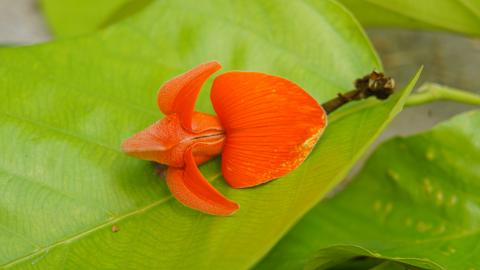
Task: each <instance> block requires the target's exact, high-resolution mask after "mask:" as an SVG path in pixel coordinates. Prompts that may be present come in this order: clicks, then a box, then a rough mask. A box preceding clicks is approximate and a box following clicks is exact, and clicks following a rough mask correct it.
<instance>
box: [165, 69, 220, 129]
mask: <svg viewBox="0 0 480 270" xmlns="http://www.w3.org/2000/svg"><path fill="white" fill-rule="evenodd" d="M220 68H221V66H220V64H219V63H218V62H208V63H205V64H201V65H199V66H197V67H194V68H193V69H191V70H190V71H188V72H186V73H183V74H181V75H179V76H177V77H175V78H173V79H171V80H170V81H168V82H166V83H165V84H164V85H163V86H162V87H161V88H160V90H159V91H158V95H157V103H158V107H159V108H160V110H161V111H162V112H163V113H164V114H166V115H168V114H172V113H177V114H178V115H179V117H180V121H181V123H182V126H183V128H184V129H186V130H188V131H190V132H193V127H192V115H193V110H194V108H195V101H196V100H197V96H198V92H200V89H201V88H202V85H203V84H204V83H205V81H206V80H207V79H208V77H210V75H212V74H213V73H214V72H215V71H217V70H219V69H220Z"/></svg>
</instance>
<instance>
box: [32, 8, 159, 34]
mask: <svg viewBox="0 0 480 270" xmlns="http://www.w3.org/2000/svg"><path fill="white" fill-rule="evenodd" d="M152 2H153V0H102V1H97V0H41V4H42V10H43V12H44V14H45V17H46V18H47V21H48V24H49V25H50V28H51V30H52V31H53V33H54V34H55V36H57V37H68V36H77V35H81V34H86V33H90V32H93V31H95V30H98V29H101V28H103V27H105V26H108V25H110V24H112V23H114V22H117V21H120V20H122V19H125V18H127V17H129V16H131V15H133V14H135V13H137V12H139V11H141V10H142V9H143V8H145V7H146V6H147V5H149V4H150V3H152Z"/></svg>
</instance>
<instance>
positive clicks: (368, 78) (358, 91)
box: [322, 71, 395, 114]
mask: <svg viewBox="0 0 480 270" xmlns="http://www.w3.org/2000/svg"><path fill="white" fill-rule="evenodd" d="M394 88H395V81H394V80H393V79H392V78H390V77H385V75H384V74H383V73H381V72H376V71H372V73H370V74H368V75H365V76H364V77H363V78H360V79H357V80H355V90H352V91H349V92H346V93H343V94H342V93H338V94H337V97H336V98H334V99H332V100H329V101H327V102H325V103H323V104H322V107H323V109H324V110H325V111H326V112H327V114H330V113H331V112H333V111H335V110H336V109H338V108H340V107H342V106H343V105H345V104H347V103H348V102H350V101H352V100H361V99H365V98H369V97H371V96H375V97H376V98H377V99H381V100H383V99H387V98H388V97H389V96H390V95H391V94H393V90H394Z"/></svg>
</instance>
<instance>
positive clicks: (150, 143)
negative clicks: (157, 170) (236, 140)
mask: <svg viewBox="0 0 480 270" xmlns="http://www.w3.org/2000/svg"><path fill="white" fill-rule="evenodd" d="M192 126H193V128H194V129H195V130H197V131H198V133H195V134H194V133H190V132H187V131H185V130H184V129H183V128H182V127H181V124H180V120H179V118H178V115H177V114H170V115H167V116H166V117H165V118H163V119H161V120H159V121H157V122H156V123H154V124H153V125H151V126H149V127H147V128H146V129H144V130H142V131H140V132H138V133H137V134H135V135H133V136H132V137H130V138H128V139H127V140H125V141H124V142H123V145H122V149H123V151H124V152H126V153H127V154H129V155H131V156H134V157H137V158H140V159H145V160H151V161H155V162H158V163H161V164H166V165H169V166H173V167H182V166H183V164H184V159H185V158H184V153H185V150H186V149H188V148H190V147H191V145H192V144H194V143H196V145H197V146H196V147H195V149H194V154H195V160H196V161H197V163H198V164H199V163H202V162H205V161H207V160H209V159H211V158H212V157H214V156H217V155H218V154H220V152H221V150H222V145H223V138H224V136H223V129H222V127H221V126H220V122H219V120H218V118H217V117H215V116H212V115H208V114H205V113H199V112H194V113H193V118H192Z"/></svg>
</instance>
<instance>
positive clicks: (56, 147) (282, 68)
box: [0, 0, 418, 269]
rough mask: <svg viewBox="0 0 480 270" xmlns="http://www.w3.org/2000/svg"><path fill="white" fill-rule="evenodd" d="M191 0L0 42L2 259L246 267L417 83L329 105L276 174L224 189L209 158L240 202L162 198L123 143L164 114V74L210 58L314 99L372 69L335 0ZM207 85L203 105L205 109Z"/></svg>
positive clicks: (212, 175) (41, 264)
mask: <svg viewBox="0 0 480 270" xmlns="http://www.w3.org/2000/svg"><path fill="white" fill-rule="evenodd" d="M193 3H195V1H177V0H171V1H166V0H163V1H155V2H154V3H152V4H151V5H149V6H148V7H147V8H146V9H144V10H143V11H142V12H140V13H138V14H137V15H136V16H133V17H131V18H129V19H127V20H124V21H122V22H120V23H118V24H116V25H115V26H113V27H110V28H107V29H105V30H104V31H101V32H98V33H97V34H95V35H91V36H85V37H81V38H75V39H69V40H62V41H58V42H54V43H50V44H45V45H39V46H34V47H22V48H13V49H1V50H0V59H2V64H1V65H0V89H1V90H0V91H1V94H2V97H4V98H3V99H0V111H1V114H0V118H1V119H0V138H1V139H0V149H2V151H1V152H0V153H1V154H0V155H1V156H0V192H1V194H0V209H1V211H0V227H1V228H2V233H1V234H0V265H3V266H4V267H5V268H8V269H10V268H11V269H25V268H26V269H31V268H36V269H57V268H66V269H132V268H134V269H172V268H175V269H245V268H248V267H250V266H252V265H253V264H254V263H256V262H257V261H258V260H259V259H260V258H261V257H262V256H263V255H264V254H266V253H267V251H268V250H269V249H270V248H271V247H272V246H273V245H274V244H275V243H276V242H277V241H278V240H279V238H280V237H281V236H282V235H283V234H284V233H285V232H286V231H287V230H288V229H289V228H290V227H291V226H292V225H293V224H294V223H295V222H296V221H297V220H298V219H299V218H300V217H301V216H302V215H303V214H304V213H305V212H306V211H307V210H308V209H309V208H311V207H312V206H313V205H314V204H315V203H317V202H318V201H319V200H320V199H321V198H322V197H323V196H324V195H325V194H326V193H327V192H328V191H329V190H330V189H331V188H332V187H334V186H335V185H336V184H337V183H338V182H339V181H340V180H341V179H342V178H343V177H344V176H345V174H346V173H347V172H348V170H349V169H350V167H351V166H352V164H354V163H355V161H356V160H357V159H358V158H359V156H360V155H361V154H362V153H363V152H364V151H365V149H366V148H367V147H368V145H369V144H370V143H371V142H372V141H373V140H374V139H375V137H376V136H377V135H378V134H379V133H380V132H381V130H382V129H383V128H384V127H385V126H386V125H387V123H388V122H389V121H390V120H391V119H392V117H393V116H394V115H395V114H396V113H397V112H398V111H399V110H400V109H401V106H402V104H403V103H404V101H405V98H406V96H407V95H408V94H409V92H410V91H411V88H412V86H413V84H414V82H412V83H410V84H409V85H408V87H407V88H406V89H405V90H404V91H400V93H398V94H397V95H395V96H393V97H392V98H391V99H389V100H388V101H386V102H379V101H375V100H368V101H365V102H360V103H357V104H352V105H351V106H348V107H345V108H343V109H341V110H339V111H338V112H335V113H334V114H333V115H332V117H331V118H330V119H329V121H330V122H329V127H328V128H327V130H326V131H325V133H324V135H323V137H322V138H321V140H320V142H319V143H318V145H317V146H316V148H315V149H314V151H313V152H312V155H311V156H310V157H309V159H308V160H307V161H306V162H305V163H304V164H303V165H302V166H301V167H300V168H298V169H297V170H295V171H294V172H292V173H291V174H289V175H288V176H287V177H284V178H282V179H280V180H277V181H273V182H271V183H269V184H266V185H262V186H259V187H256V188H250V189H239V190H236V189H232V188H229V187H228V186H227V184H225V182H224V181H223V179H222V177H221V172H220V162H219V160H218V159H217V160H215V161H213V162H209V163H207V164H206V165H205V166H202V168H201V169H202V171H203V173H204V175H205V176H206V177H207V178H208V179H209V180H211V181H214V185H215V186H216V187H217V188H218V189H219V190H220V191H221V192H222V193H224V194H225V195H226V196H228V197H229V198H232V199H233V200H235V201H237V202H238V203H240V205H241V209H240V210H239V211H238V212H237V213H236V214H235V215H234V216H232V217H228V218H225V217H213V216H208V215H204V214H202V213H199V212H196V211H194V210H191V209H189V208H186V207H184V206H182V205H181V204H180V203H178V202H177V201H176V200H175V199H173V198H172V197H171V195H170V192H169V191H168V189H167V187H166V185H165V183H164V181H163V179H161V177H160V176H158V175H157V173H156V172H155V166H154V165H152V164H151V163H149V162H145V161H141V160H137V159H134V158H131V157H128V156H126V155H125V154H123V153H122V152H121V151H120V144H121V142H122V140H124V139H125V138H127V137H129V136H130V135H132V134H133V133H135V132H137V131H139V130H141V129H143V128H144V127H146V126H148V125H149V124H151V123H153V122H154V121H156V120H158V119H159V118H160V117H161V114H160V112H159V111H158V108H157V107H156V92H157V89H158V88H159V86H160V85H161V84H162V83H163V82H164V81H166V80H168V79H170V78H171V77H173V76H175V75H177V74H179V73H182V72H184V71H186V70H188V69H189V68H191V67H193V66H195V65H197V64H199V63H202V62H205V61H208V60H212V59H216V60H219V61H220V62H221V63H222V64H223V65H224V68H223V71H227V70H232V69H238V70H256V71H263V72H268V73H271V74H276V75H279V76H284V77H287V78H289V79H291V80H293V81H295V82H297V83H299V84H300V85H301V86H302V87H304V88H305V89H307V90H308V91H309V92H310V94H311V95H312V96H314V97H315V98H316V99H317V100H318V101H320V102H322V101H326V100H327V99H330V98H332V97H333V96H335V95H336V93H338V92H342V91H345V90H348V89H349V88H351V87H352V86H351V82H352V80H353V79H355V78H357V77H359V76H362V75H364V74H366V73H368V72H370V71H371V70H372V69H374V68H377V69H380V68H381V67H380V63H379V61H378V59H377V57H376V54H375V53H374V51H373V49H372V48H371V45H370V43H369V41H368V40H367V39H366V37H365V34H364V33H363V32H362V30H361V28H360V27H359V25H358V24H357V23H356V22H355V20H354V19H353V18H352V17H351V15H350V14H349V13H348V12H346V11H345V9H344V8H343V7H342V6H340V5H338V4H337V3H336V2H333V1H287V2H285V1H271V0H264V1H254V2H253V1H252V2H248V4H245V2H244V1H242V0H238V1H223V0H216V1H213V0H212V1H203V2H202V4H201V5H198V6H193ZM166 10H168V12H165V11H166ZM417 78H418V75H417V77H415V79H414V81H415V80H416V79H417ZM208 87H209V86H207V87H205V89H204V90H203V91H202V92H201V94H200V96H199V100H198V103H197V109H198V110H199V111H205V112H213V110H212V108H211V104H210V100H209V91H208V89H207V88H208ZM113 226H116V227H117V228H118V229H119V231H118V232H113V231H112V227H113Z"/></svg>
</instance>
